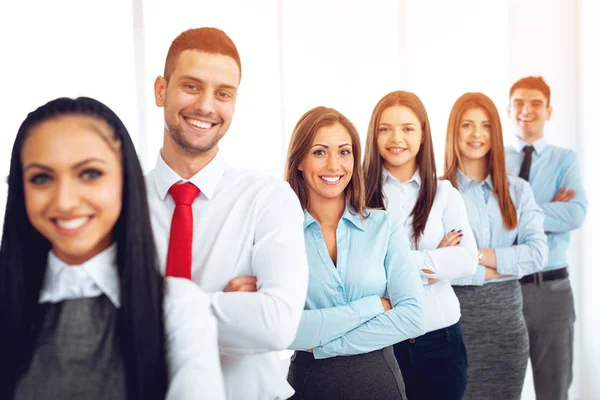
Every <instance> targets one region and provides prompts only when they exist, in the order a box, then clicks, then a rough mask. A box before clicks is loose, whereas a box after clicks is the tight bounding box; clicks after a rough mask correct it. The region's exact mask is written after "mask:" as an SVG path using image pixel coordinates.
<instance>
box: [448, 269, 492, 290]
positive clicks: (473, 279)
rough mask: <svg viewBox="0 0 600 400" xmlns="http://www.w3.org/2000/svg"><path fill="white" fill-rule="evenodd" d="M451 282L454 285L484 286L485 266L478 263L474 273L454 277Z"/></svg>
mask: <svg viewBox="0 0 600 400" xmlns="http://www.w3.org/2000/svg"><path fill="white" fill-rule="evenodd" d="M450 284H451V285H452V286H483V285H484V284H485V267H484V266H483V265H481V264H477V268H475V273H474V274H473V275H471V276H465V277H462V278H458V279H453V280H452V282H450Z"/></svg>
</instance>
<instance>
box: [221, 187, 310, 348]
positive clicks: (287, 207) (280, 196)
mask: <svg viewBox="0 0 600 400" xmlns="http://www.w3.org/2000/svg"><path fill="white" fill-rule="evenodd" d="M279 184H281V185H285V187H282V186H280V185H279ZM275 189H277V190H264V191H262V192H261V195H262V198H261V199H257V202H258V204H257V205H256V207H257V209H256V211H255V213H256V215H254V216H249V218H255V234H254V245H253V247H252V272H253V274H254V275H255V276H256V277H257V288H258V291H257V292H253V293H249V292H228V293H225V292H216V293H213V294H212V310H213V313H214V315H215V316H216V318H217V321H218V323H219V345H220V349H221V353H223V354H253V353H262V352H268V351H280V350H284V349H286V348H288V346H289V345H290V343H292V340H293V339H294V337H295V335H296V330H297V328H298V324H299V322H300V317H301V315H302V309H303V308H304V301H305V299H306V291H307V286H308V266H307V261H306V251H305V247H304V230H303V222H304V215H303V213H302V210H301V207H300V203H299V201H298V198H297V197H296V194H295V193H294V192H293V191H292V189H291V188H290V187H289V185H288V184H287V183H285V182H283V181H281V182H277V185H276V186H275Z"/></svg>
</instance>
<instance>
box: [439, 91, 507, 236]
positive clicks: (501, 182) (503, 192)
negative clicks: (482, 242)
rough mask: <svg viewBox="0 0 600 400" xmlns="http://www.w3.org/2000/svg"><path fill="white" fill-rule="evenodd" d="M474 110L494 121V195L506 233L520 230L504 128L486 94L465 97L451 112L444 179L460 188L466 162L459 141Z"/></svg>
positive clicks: (490, 163) (490, 164)
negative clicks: (466, 118) (458, 176)
mask: <svg viewBox="0 0 600 400" xmlns="http://www.w3.org/2000/svg"><path fill="white" fill-rule="evenodd" d="M474 108H479V109H482V110H483V111H484V112H485V113H486V114H487V117H488V118H489V120H490V124H491V132H490V147H491V148H490V152H489V153H488V155H487V156H486V157H487V161H488V167H489V171H490V175H491V177H492V183H493V185H494V193H495V194H496V197H497V198H498V204H499V205H500V212H501V213H502V221H503V222H504V226H505V227H506V229H509V230H512V229H514V228H516V226H517V210H516V209H515V205H514V203H513V201H512V199H511V197H510V192H509V190H508V177H507V175H506V161H505V155H504V140H503V138H502V125H501V122H500V115H499V114H498V109H497V108H496V106H495V105H494V102H493V101H492V100H491V99H490V98H489V97H487V96H486V95H484V94H483V93H477V92H475V93H465V94H463V95H462V96H460V97H459V98H458V100H456V102H455V103H454V105H453V106H452V111H450V117H449V118H448V130H447V133H446V153H445V158H444V176H443V177H442V179H448V180H449V181H450V182H452V185H454V187H456V188H458V185H457V183H456V173H457V171H458V169H461V170H463V171H464V169H463V168H462V159H461V155H460V151H459V149H458V138H459V133H458V131H459V129H460V123H461V120H462V117H463V115H464V114H465V112H466V111H467V110H471V109H474Z"/></svg>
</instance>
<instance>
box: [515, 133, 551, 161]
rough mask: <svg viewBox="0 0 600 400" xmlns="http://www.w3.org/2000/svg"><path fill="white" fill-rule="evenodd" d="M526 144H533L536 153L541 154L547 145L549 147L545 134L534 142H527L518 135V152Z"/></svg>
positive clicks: (516, 144)
mask: <svg viewBox="0 0 600 400" xmlns="http://www.w3.org/2000/svg"><path fill="white" fill-rule="evenodd" d="M525 146H533V150H534V151H535V154H536V155H538V156H539V155H540V154H542V152H543V151H544V150H545V149H546V147H548V143H547V142H546V137H545V136H542V137H541V138H539V139H538V140H536V141H535V142H533V143H527V142H525V141H523V140H522V139H521V138H519V137H517V138H516V140H515V143H514V148H515V150H516V151H517V152H518V153H520V152H522V151H523V148H524V147H525Z"/></svg>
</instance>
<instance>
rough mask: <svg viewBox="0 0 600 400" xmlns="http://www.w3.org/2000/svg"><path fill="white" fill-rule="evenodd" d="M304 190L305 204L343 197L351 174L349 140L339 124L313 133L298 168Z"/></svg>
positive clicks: (352, 167) (352, 169) (351, 157)
mask: <svg viewBox="0 0 600 400" xmlns="http://www.w3.org/2000/svg"><path fill="white" fill-rule="evenodd" d="M298 170H300V171H302V175H303V176H304V181H305V182H306V185H307V189H308V203H309V205H310V204H315V202H319V201H323V200H332V199H340V198H341V199H342V200H343V198H344V190H345V189H346V186H348V183H349V182H350V179H351V178H352V172H353V171H354V154H353V151H352V138H351V136H350V134H349V133H348V130H347V129H346V128H345V127H344V126H343V125H342V124H340V123H339V122H336V123H335V124H333V125H328V126H324V127H321V128H319V129H318V130H317V132H316V133H315V136H314V138H313V141H312V145H311V147H310V150H309V152H308V154H307V155H306V156H305V157H304V159H303V160H302V162H301V163H300V164H299V166H298Z"/></svg>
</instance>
